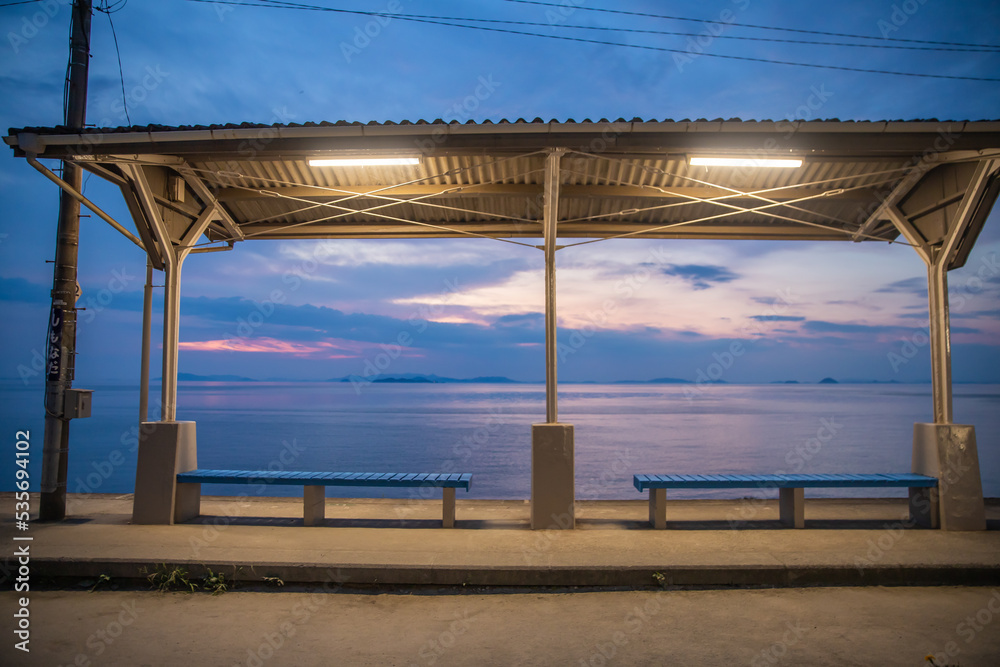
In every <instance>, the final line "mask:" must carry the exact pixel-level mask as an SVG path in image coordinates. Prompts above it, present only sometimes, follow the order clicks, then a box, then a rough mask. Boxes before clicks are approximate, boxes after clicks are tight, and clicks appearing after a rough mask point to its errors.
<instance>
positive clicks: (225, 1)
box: [187, 0, 1000, 82]
mask: <svg viewBox="0 0 1000 667" xmlns="http://www.w3.org/2000/svg"><path fill="white" fill-rule="evenodd" d="M187 1H188V2H201V3H206V4H217V5H237V6H247V7H266V8H270V9H300V10H309V11H323V12H333V13H338V14H355V15H357V14H360V15H364V16H385V17H388V18H396V19H399V20H401V21H409V22H413V23H426V24H431V25H443V26H448V27H452V28H464V29H466V30H481V31H486V32H498V33H505V34H509V35H522V36H527V37H542V38H544V39H557V40H563V41H569V42H581V43H585V44H597V45H601V46H620V47H625V48H630V49H642V50H646V51H658V52H663V53H675V54H680V55H683V56H686V57H689V58H690V57H692V55H700V56H705V57H708V58H723V59H726V60H740V61H744V62H758V63H766V64H770V65H790V66H793V67H809V68H814V69H830V70H839V71H844V72H859V73H862V74H887V75H891V76H909V77H918V78H927V79H949V80H958V81H990V82H1000V78H990V77H974V76H957V75H950V74H922V73H917V72H895V71H891V70H879V69H867V68H860V67H847V66H843V65H818V64H815V63H800V62H794V61H789V60H775V59H771V58H754V57H752V56H734V55H725V54H721V53H707V52H703V53H700V54H692V53H690V52H688V51H685V50H681V49H669V48H666V47H662V46H648V45H643V44H624V43H621V42H609V41H604V40H596V39H585V38H583V37H570V36H567V35H544V34H539V33H535V32H524V31H520V30H510V29H506V28H491V27H487V26H474V25H462V24H460V23H453V22H450V21H439V20H431V19H418V18H413V17H408V16H400V15H397V14H387V13H385V12H372V11H360V10H350V9H337V8H333V7H320V6H316V5H305V4H298V3H291V2H278V1H277V0H264V1H265V2H267V3H268V4H260V3H253V2H239V1H237V0H187ZM554 6H561V5H554ZM609 11H610V10H609ZM459 20H460V19H459Z"/></svg>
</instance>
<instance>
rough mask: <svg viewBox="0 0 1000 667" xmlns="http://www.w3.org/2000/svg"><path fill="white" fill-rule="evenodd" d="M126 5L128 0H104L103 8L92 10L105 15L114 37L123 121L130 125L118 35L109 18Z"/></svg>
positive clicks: (112, 20) (98, 7)
mask: <svg viewBox="0 0 1000 667" xmlns="http://www.w3.org/2000/svg"><path fill="white" fill-rule="evenodd" d="M126 4H128V0H118V2H115V3H109V2H107V0H105V2H104V3H103V6H97V7H94V10H95V11H98V12H101V13H103V14H107V16H108V22H109V23H110V24H111V36H112V37H114V40H115V54H116V55H117V56H118V77H119V79H120V80H121V84H122V108H123V109H124V111H125V120H127V121H128V124H129V125H132V119H131V118H130V117H129V114H128V96H126V95H125V73H124V71H123V69H122V54H121V50H119V48H118V34H117V33H116V32H115V22H114V19H112V18H111V15H112V14H114V13H115V12H119V11H121V10H122V9H124V8H125V5H126Z"/></svg>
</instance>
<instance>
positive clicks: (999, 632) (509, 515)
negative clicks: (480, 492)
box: [0, 494, 1000, 667]
mask: <svg viewBox="0 0 1000 667" xmlns="http://www.w3.org/2000/svg"><path fill="white" fill-rule="evenodd" d="M33 505H37V499H35V498H33ZM69 507H70V517H69V518H68V519H67V520H66V521H63V522H60V523H57V524H40V523H37V522H36V523H32V524H31V526H30V529H29V530H27V531H19V530H16V526H15V525H14V524H13V522H12V517H13V514H14V512H13V510H14V507H13V498H12V494H0V542H2V543H3V544H4V545H6V546H4V552H3V553H4V557H3V561H2V562H0V578H6V583H5V584H4V585H3V591H4V592H2V593H0V618H2V619H3V621H2V622H0V642H2V643H0V665H4V666H6V665H8V664H10V665H19V664H26V665H68V664H74V665H183V666H184V667H196V666H200V665H246V666H248V667H263V666H264V665H286V664H287V665H312V664H315V665H403V666H411V665H418V666H420V667H424V666H427V667H429V666H431V665H453V664H455V665H462V664H469V665H511V664H513V665H518V664H522V665H592V666H598V665H610V664H622V665H644V664H649V665H662V664H678V665H689V664H690V665H702V664H734V665H736V664H745V665H750V667H758V666H763V665H778V664H786V665H927V664H929V663H927V662H925V661H924V657H925V656H926V655H927V654H934V655H936V656H938V658H939V661H938V664H960V665H962V666H963V667H972V666H975V665H989V666H991V667H995V665H998V664H1000V504H998V503H997V502H996V501H991V502H990V503H989V506H988V518H989V521H988V523H989V528H990V529H989V530H987V531H984V532H978V533H946V532H942V531H936V530H921V529H918V528H914V527H911V526H910V525H909V523H908V521H907V520H906V503H905V501H894V500H875V501H864V500H812V501H807V505H806V528H805V529H802V530H795V529H784V528H781V527H780V526H779V525H778V523H777V521H776V520H777V507H776V503H775V502H766V503H760V502H758V501H743V500H733V501H689V502H684V501H675V502H672V503H671V504H670V505H669V515H668V516H669V519H670V521H669V523H668V526H669V528H670V529H669V530H666V531H654V530H652V529H650V528H649V527H648V522H647V521H646V511H647V510H646V505H645V503H644V502H643V501H641V500H640V501H634V502H594V503H580V505H579V507H578V516H579V521H578V527H579V530H575V531H531V530H529V528H528V506H527V504H526V503H523V502H500V501H464V502H463V501H460V502H459V505H458V522H457V526H458V527H457V528H455V529H443V528H440V527H439V526H440V511H441V509H440V508H441V506H440V500H437V501H434V500H428V501H424V500H418V501H393V500H337V499H332V498H331V499H329V500H328V506H327V517H329V518H328V519H327V521H326V523H325V525H324V526H321V527H310V528H307V527H303V526H301V500H300V499H295V498H279V499H266V498H255V499H243V500H239V499H234V498H206V499H205V500H204V502H203V506H202V509H203V514H204V516H202V517H201V518H200V519H198V520H197V521H195V522H191V523H186V524H180V525H175V526H136V525H132V524H131V523H130V512H131V497H130V496H110V495H107V496H102V495H90V496H71V497H70V504H69ZM23 537H30V538H31V539H30V540H17V539H16V538H23ZM24 546H27V547H28V551H29V553H30V558H29V560H28V564H27V565H26V566H25V567H27V568H28V570H29V577H30V584H31V590H30V591H27V592H24V593H15V592H11V591H10V588H11V587H12V586H11V585H12V584H16V583H17V578H18V577H19V576H20V575H19V568H20V567H21V564H20V563H18V562H17V559H16V558H14V557H13V554H14V551H15V550H16V549H22V548H23V547H24ZM161 563H167V564H169V565H166V566H161V565H159V564H161ZM158 566H159V568H160V569H161V570H163V571H170V570H173V569H174V568H176V567H181V568H184V569H185V570H187V571H188V572H189V578H190V579H192V580H194V581H196V582H200V579H201V578H202V577H204V576H205V575H206V574H207V573H208V570H209V569H212V571H213V572H222V573H224V574H225V575H226V576H227V577H230V578H231V577H232V576H233V575H234V574H235V575H236V576H237V578H238V579H239V582H238V584H237V585H236V587H235V588H233V589H231V590H230V591H229V592H226V593H224V594H222V595H218V596H212V595H210V594H208V593H205V592H197V593H177V592H171V593H157V592H151V591H149V590H148V582H147V581H146V580H145V578H144V576H145V573H149V572H155V571H156V570H157V568H158ZM101 575H105V576H106V577H110V584H108V583H105V584H102V586H101V587H99V588H98V590H96V591H95V592H93V593H90V592H85V591H86V589H87V588H89V587H90V586H92V585H93V584H94V583H95V582H98V581H99V580H100V576H101ZM274 577H277V578H280V579H281V580H282V581H283V582H284V583H285V585H284V586H278V585H277V581H276V580H275V579H273V578H274ZM269 578H271V579H269ZM84 581H86V582H87V583H86V584H83V582H84ZM269 581H270V582H271V583H270V584H269V583H268V582H269ZM857 582H860V583H863V584H865V586H866V587H863V588H857V587H854V588H852V587H849V586H848V585H847V584H853V583H857ZM956 582H958V583H961V584H962V586H951V585H942V584H954V583H956ZM919 583H932V584H935V586H934V587H918V586H915V585H913V584H919ZM833 584H840V586H839V587H831V585H833ZM884 584H895V585H896V586H893V587H885V586H883V585H884ZM899 584H907V585H906V586H899ZM515 585H516V586H515ZM581 585H585V586H590V587H591V588H574V587H572V586H581ZM692 586H700V587H706V586H707V587H714V588H712V589H707V590H706V589H704V588H703V589H700V590H699V589H693V588H691V587H692ZM770 586H782V587H784V588H769V587H770ZM803 586H809V587H803ZM598 589H599V590H598ZM22 597H23V598H25V599H26V600H27V605H26V608H27V612H21V611H19V610H20V609H21V608H22V607H23V606H24V605H22V600H21V598H22ZM23 613H27V616H28V621H27V623H28V624H29V625H28V629H29V631H30V643H29V644H28V646H29V647H30V648H31V652H30V653H28V654H25V653H23V652H20V651H18V650H17V649H16V648H15V644H16V642H17V641H18V640H19V638H18V636H17V634H16V633H15V632H14V631H15V630H16V629H17V627H18V626H17V625H15V624H16V623H21V622H22V621H21V620H20V619H19V618H18V617H17V616H16V614H23ZM949 653H950V656H949Z"/></svg>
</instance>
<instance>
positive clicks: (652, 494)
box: [649, 489, 667, 530]
mask: <svg viewBox="0 0 1000 667" xmlns="http://www.w3.org/2000/svg"><path fill="white" fill-rule="evenodd" d="M649 523H651V524H652V525H653V528H655V529H656V530H663V529H665V528H666V527H667V490H666V489H650V490H649Z"/></svg>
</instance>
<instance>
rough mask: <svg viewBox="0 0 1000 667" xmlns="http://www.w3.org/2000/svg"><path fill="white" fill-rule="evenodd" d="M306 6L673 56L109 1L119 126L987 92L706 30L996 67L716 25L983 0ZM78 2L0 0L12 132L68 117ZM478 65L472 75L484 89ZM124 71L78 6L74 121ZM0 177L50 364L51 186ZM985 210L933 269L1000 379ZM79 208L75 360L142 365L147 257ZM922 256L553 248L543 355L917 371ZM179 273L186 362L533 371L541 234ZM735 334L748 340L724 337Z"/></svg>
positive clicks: (781, 248)
mask: <svg viewBox="0 0 1000 667" xmlns="http://www.w3.org/2000/svg"><path fill="white" fill-rule="evenodd" d="M318 4H325V5H327V6H334V5H336V6H337V7H340V8H348V9H364V10H374V11H388V12H393V13H410V14H424V15H440V16H471V17H480V18H496V19H503V20H518V21H528V22H537V23H542V24H544V25H542V26H538V27H520V28H517V27H515V28H513V29H519V30H526V31H527V30H532V31H535V32H539V33H542V34H546V35H570V34H573V35H581V36H583V37H584V38H585V39H597V40H608V41H620V42H625V43H629V44H645V45H654V46H659V47H664V48H671V49H679V50H682V51H684V50H687V53H686V54H683V55H678V54H671V53H667V52H656V51H651V50H640V49H631V48H625V47H621V46H610V45H599V44H592V43H574V42H566V41H556V40H551V39H542V38H538V37H527V36H518V35H510V34H501V33H490V32H479V31H470V30H463V29H459V28H454V27H447V26H439V25H428V24H418V23H408V22H405V21H403V20H400V19H391V20H385V19H383V21H382V22H381V23H377V22H375V19H373V18H371V17H364V16H357V15H349V14H332V13H319V12H308V11H290V10H285V9H263V8H253V7H246V6H232V5H216V4H210V3H195V2H186V1H184V0H161V1H159V2H140V1H139V0H133V1H132V2H129V3H127V4H126V5H125V6H124V7H123V8H122V9H121V11H118V12H117V13H115V14H113V19H114V26H115V29H116V31H117V36H118V43H119V46H120V50H121V59H122V68H123V70H122V76H123V79H124V89H125V93H124V94H125V99H126V102H127V107H128V115H129V118H130V120H131V123H132V124H137V125H145V124H149V123H158V124H164V125H182V124H209V123H226V122H243V121H249V122H260V123H270V122H306V121H320V120H330V121H335V120H341V119H343V120H350V121H364V122H367V121H371V120H375V121H386V120H392V121H399V120H416V119H420V118H424V119H435V118H444V119H446V120H451V119H458V120H461V121H465V120H469V119H472V120H476V121H483V120H487V119H490V120H494V121H495V120H499V119H501V118H508V119H516V118H520V117H523V118H526V119H529V120H530V119H532V118H536V117H541V118H544V119H546V120H548V119H552V118H555V119H561V120H562V119H575V120H583V119H584V118H591V119H599V118H611V119H614V118H619V117H624V118H629V119H631V118H634V117H639V118H645V119H684V118H710V119H711V118H718V117H723V118H733V117H740V118H743V119H779V120H780V119H804V120H809V119H812V118H839V119H842V120H850V119H856V120H882V119H917V118H938V119H959V120H966V119H971V120H980V119H996V118H998V116H1000V112H998V109H1000V86H997V85H996V83H989V82H976V81H957V80H946V79H930V78H916V77H904V76H889V75H882V74H866V73H858V72H848V71H839V70H831V69H815V68H804V67H793V66H787V65H778V64H768V63H756V62H741V61H735V60H726V59H718V58H713V57H711V56H708V55H698V52H697V51H698V50H701V49H703V50H704V51H705V53H708V54H723V55H742V56H750V57H755V58H763V59H772V60H788V61H799V62H811V63H821V64H829V65H837V66H845V67H852V68H858V69H879V70H892V71H901V72H924V73H937V74H948V75H953V76H967V77H977V76H978V77H996V76H997V75H998V74H1000V54H997V53H993V54H988V53H950V52H920V51H900V50H886V49H847V48H844V47H836V46H823V47H816V46H806V45H794V44H785V43H773V42H745V41H742V42H741V41H737V40H725V39H720V38H715V37H712V36H711V35H712V34H713V33H718V34H721V35H723V36H769V37H779V38H785V39H819V38H820V37H819V36H817V35H811V34H806V33H788V32H784V33H776V32H766V31H761V30H755V29H750V28H744V27H737V26H734V25H731V24H732V23H737V22H738V23H747V24H757V25H767V26H779V27H785V28H796V29H801V30H814V31H826V32H842V33H852V34H864V35H870V36H872V37H879V36H888V37H893V38H897V39H913V40H934V41H941V42H970V43H996V42H997V41H998V40H997V39H996V35H995V26H996V25H1000V6H998V5H997V4H996V3H994V2H969V3H950V2H944V1H943V0H926V2H920V0H909V2H903V3H900V2H889V1H885V2H882V1H876V2H870V1H866V2H844V3H836V4H829V3H820V4H816V3H801V2H798V3H790V2H782V3H777V2H758V1H754V0H738V1H729V0H726V1H724V2H698V3H670V7H669V12H670V13H671V14H672V15H676V16H684V17H694V18H700V19H704V20H705V21H706V23H697V22H681V21H667V20H659V19H650V18H638V17H625V16H617V15H611V14H607V13H600V12H593V11H587V9H588V8H594V7H606V8H610V7H614V8H617V9H627V10H630V11H636V12H651V13H664V12H667V11H668V10H667V9H664V6H665V5H664V3H656V2H638V1H634V0H633V1H630V2H625V3H616V4H612V3H593V2H578V3H575V4H576V5H578V6H576V7H574V6H573V5H572V4H570V3H565V4H564V5H563V7H562V8H553V7H542V6H537V5H530V4H524V3H512V2H503V1H501V0H483V1H480V2H463V3H459V2H429V1H420V0H409V1H407V0H392V1H383V0H378V1H376V2H339V3H333V2H330V1H329V0H321V1H320V2H319V3H318ZM720 21H721V23H720ZM712 22H714V23H712ZM568 24H573V25H585V26H593V27H605V28H607V27H629V28H640V29H658V30H666V31H677V32H687V31H692V32H694V33H695V34H701V37H700V41H701V44H702V46H696V47H695V46H692V42H691V41H689V40H692V39H696V38H688V37H682V36H663V35H656V36H654V35H642V34H636V33H608V32H596V31H595V32H588V33H583V32H581V31H576V32H572V33H571V32H566V30H565V28H564V27H562V26H565V25H568ZM68 26H69V9H68V7H67V5H66V3H65V2H62V1H61V0H51V1H49V2H43V3H35V4H29V5H21V6H14V7H8V8H2V9H0V29H2V35H4V39H3V42H2V43H0V52H2V53H3V56H2V58H0V89H2V95H0V118H2V120H3V127H4V128H7V127H23V126H29V125H55V124H59V123H60V121H61V105H62V79H63V75H64V72H65V66H66V58H67V31H68ZM366 30H367V35H366V34H365V32H366ZM822 39H826V40H829V41H845V40H843V39H841V38H834V37H822ZM689 47H690V50H688V49H689ZM477 88H478V89H479V90H480V91H481V94H480V95H479V97H474V95H475V92H476V90H477ZM482 91H488V92H486V93H485V94H482ZM122 95H123V93H122V81H120V79H119V71H118V60H117V59H116V55H115V48H114V42H113V38H112V33H111V28H110V24H109V21H108V17H107V16H106V15H105V14H96V15H95V16H94V20H93V37H92V60H91V79H90V98H89V104H88V122H90V123H95V124H99V125H112V126H117V125H125V124H128V121H127V120H126V116H125V112H124V106H123V104H122ZM470 96H471V97H470ZM470 100H471V101H470ZM86 193H87V195H88V196H90V197H91V198H93V199H95V200H96V201H98V202H99V203H101V204H102V205H104V207H105V208H106V209H107V210H108V211H109V212H111V213H112V214H113V215H115V217H117V218H118V219H127V218H128V214H127V210H126V209H125V206H124V204H123V203H122V201H121V197H120V194H119V193H118V192H117V191H116V189H115V188H112V187H109V186H108V185H107V184H105V183H103V182H100V181H99V179H97V178H91V179H90V180H89V181H88V182H87V184H86ZM0 197H2V201H3V204H4V215H3V217H2V220H0V309H2V311H0V312H2V313H3V315H2V319H3V326H2V327H0V378H6V379H14V380H18V381H24V382H26V383H28V384H32V385H35V384H36V385H38V386H39V387H40V386H41V384H42V376H41V374H40V373H38V372H37V369H38V368H39V362H40V351H41V350H42V348H43V343H44V335H45V321H46V312H47V309H48V291H49V289H50V286H51V271H52V267H51V264H47V263H46V260H48V259H51V256H52V253H53V248H54V238H55V224H56V211H57V193H56V190H55V188H54V187H53V186H51V184H49V183H48V182H47V181H45V180H44V179H43V178H42V177H41V176H40V175H39V174H38V173H37V172H35V171H34V170H32V169H31V168H30V167H29V166H28V165H27V164H25V163H24V162H23V160H17V159H14V158H13V157H12V156H11V154H10V151H9V150H7V149H5V150H4V151H2V152H0ZM998 217H1000V214H998V213H994V214H993V215H992V216H991V218H990V219H989V221H988V222H987V225H986V228H985V229H984V231H983V233H982V235H981V236H980V239H979V243H978V246H977V248H976V249H975V251H974V252H973V254H972V256H971V257H970V259H969V261H968V264H967V266H966V267H965V268H963V269H960V270H958V271H955V272H952V274H951V276H950V279H951V285H952V292H953V304H952V305H953V322H952V323H953V327H954V328H953V347H954V350H953V351H954V375H955V379H956V380H957V381H967V382H968V381H979V382H997V381H1000V343H998V341H1000V335H998V334H1000V298H998V297H1000V265H998V263H997V261H998V257H1000V220H998ZM82 232H83V233H82V241H81V249H80V283H81V286H82V288H83V297H82V300H81V303H82V305H84V306H85V307H86V308H87V310H86V311H84V312H83V313H81V327H80V332H79V336H78V349H79V352H80V354H79V358H78V367H77V383H76V384H77V385H79V386H85V385H87V384H97V383H101V382H107V381H135V380H136V379H137V378H138V372H139V331H140V316H141V291H142V282H143V278H144V267H145V262H144V258H143V257H142V256H141V255H140V254H139V252H138V251H137V249H136V248H135V247H134V246H132V245H131V244H130V243H128V242H127V241H126V240H125V239H123V238H122V237H120V236H118V235H117V233H116V232H114V231H113V230H112V229H110V228H109V227H108V226H107V225H105V224H104V223H103V222H101V221H99V220H97V219H96V218H84V219H83V221H82ZM924 276H925V269H924V265H923V263H922V262H921V261H920V259H919V258H918V256H917V255H916V253H915V252H913V251H912V249H910V248H907V247H903V246H887V245H882V244H851V243H843V244H840V243H804V242H744V241H731V242H707V241H689V240H685V241H666V240H665V241H640V240H619V241H612V242H607V243H600V244H594V245H590V246H582V247H580V248H574V249H572V250H567V251H563V252H561V253H560V256H559V308H560V311H559V317H560V326H561V330H560V341H561V343H562V346H561V355H560V356H561V360H560V377H561V378H562V379H564V380H597V381H610V380H620V379H646V378H654V377H665V376H667V377H679V378H686V379H691V380H694V379H696V378H697V377H698V375H699V373H705V372H708V371H709V369H711V368H713V364H718V367H719V368H722V369H723V371H724V372H723V374H722V379H724V380H726V381H729V382H771V381H781V380H799V381H803V382H815V381H817V380H819V379H821V378H823V377H825V376H833V377H836V378H839V379H876V380H898V381H926V380H928V379H929V373H928V367H929V363H928V358H929V350H928V348H927V345H926V335H925V333H924V331H925V330H926V329H925V324H924V322H925V320H926V289H925V277H924ZM183 295H184V296H183V302H182V313H183V319H182V329H181V341H182V351H181V355H180V369H181V371H182V372H190V373H202V374H215V373H228V374H239V375H246V376H250V377H255V378H269V377H281V378H300V379H322V378H330V377H340V376H344V375H348V374H363V373H364V372H365V371H366V369H370V368H371V366H370V365H371V364H378V365H380V366H385V369H386V371H387V372H390V373H417V372H426V373H437V374H439V375H447V376H453V377H472V376H477V375H506V376H509V377H512V378H515V379H520V380H539V379H541V378H542V377H543V376H544V365H543V363H544V361H543V360H544V353H543V348H542V340H543V326H542V317H541V310H542V304H543V293H542V255H541V253H540V252H537V251H535V250H532V249H527V248H521V247H515V246H509V245H507V244H502V243H497V242H492V241H486V240H465V239H462V240H422V241H381V242H375V241H339V242H312V241H301V242H283V243H275V242H248V243H243V244H239V245H238V246H237V249H236V250H235V251H234V252H231V253H219V254H210V255H200V256H193V257H192V258H191V259H189V260H188V262H187V263H186V264H185V269H184V293H183ZM161 297H162V291H160V290H157V300H158V301H159V300H160V299H161ZM608 304H611V305H610V306H609V305H608ZM154 338H155V337H154ZM400 343H403V344H400ZM734 346H736V347H734ZM734 349H735V350H739V351H741V353H740V354H737V355H735V356H727V355H731V354H732V352H731V351H732V350H734ZM387 360H388V363H387V364H386V361H387ZM153 363H154V367H155V364H157V363H158V360H157V359H154V361H153Z"/></svg>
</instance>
